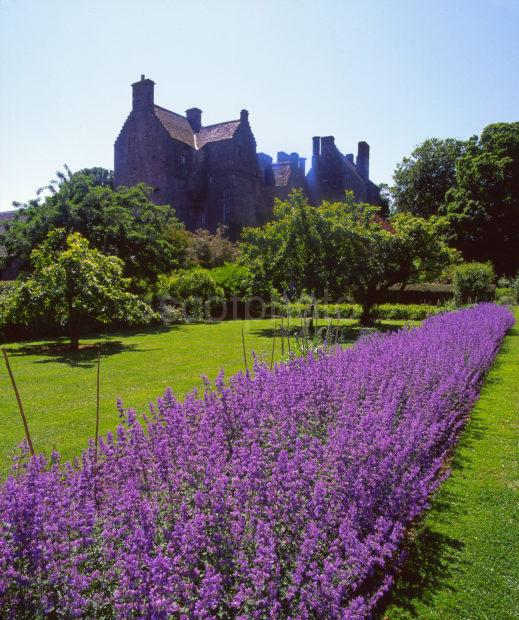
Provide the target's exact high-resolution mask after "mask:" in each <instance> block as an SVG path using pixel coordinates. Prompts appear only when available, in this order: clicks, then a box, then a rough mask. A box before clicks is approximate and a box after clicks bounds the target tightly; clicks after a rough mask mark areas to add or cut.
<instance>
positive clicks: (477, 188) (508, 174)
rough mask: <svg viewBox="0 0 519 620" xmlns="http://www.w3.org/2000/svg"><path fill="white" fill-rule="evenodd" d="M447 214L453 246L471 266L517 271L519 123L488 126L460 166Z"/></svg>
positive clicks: (503, 272) (446, 209)
mask: <svg viewBox="0 0 519 620" xmlns="http://www.w3.org/2000/svg"><path fill="white" fill-rule="evenodd" d="M443 211H444V212H445V213H446V214H447V215H448V216H449V217H450V219H451V222H452V226H453V229H454V232H455V240H454V244H455V245H456V247H458V248H459V249H460V250H461V251H462V253H463V255H464V257H465V258H466V259H467V260H471V261H483V262H486V261H491V262H492V263H493V264H494V267H495V269H496V271H497V272H498V273H499V274H507V275H511V274H514V273H516V272H517V270H518V269H519V122H515V123H496V124H493V125H488V127H485V129H484V130H483V132H482V134H481V136H480V137H479V139H474V140H472V141H471V144H470V146H469V148H468V149H467V152H466V153H465V154H464V155H463V156H462V157H461V158H459V159H458V161H457V165H456V185H455V187H453V188H452V189H451V190H450V191H449V192H448V194H447V198H446V203H445V206H444V207H443Z"/></svg>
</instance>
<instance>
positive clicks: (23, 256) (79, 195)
mask: <svg viewBox="0 0 519 620" xmlns="http://www.w3.org/2000/svg"><path fill="white" fill-rule="evenodd" d="M67 170H68V169H67ZM45 189H47V190H49V191H50V195H48V196H47V197H46V198H45V199H43V200H42V199H41V198H40V197H37V198H36V199H34V200H31V201H29V202H28V203H27V204H25V205H19V206H20V209H19V212H18V214H17V216H16V218H15V220H14V221H13V222H10V223H8V224H7V226H6V230H5V232H4V233H3V234H2V235H0V243H1V244H3V245H4V246H5V248H6V250H7V253H8V255H9V257H10V258H18V259H19V260H20V262H21V267H22V270H23V271H25V272H27V271H28V270H29V269H30V255H31V252H32V250H33V249H34V248H35V247H36V246H38V245H39V244H40V243H42V242H43V241H44V239H45V238H46V236H47V234H48V233H49V232H50V231H51V230H53V229H54V228H63V229H65V230H66V231H67V232H68V233H72V232H78V233H80V234H81V235H82V236H83V237H85V238H86V239H88V241H89V242H90V244H91V246H92V247H94V248H96V249H98V250H99V251H101V252H103V253H104V254H110V255H115V256H118V257H119V258H121V259H122V260H123V261H124V273H125V275H126V276H128V277H131V278H132V280H133V282H134V288H136V289H138V290H141V289H142V288H143V287H145V286H146V282H149V281H154V280H155V279H156V277H157V275H158V274H159V273H164V272H167V271H170V270H171V269H175V268H178V267H182V266H184V265H185V264H186V260H187V247H188V233H187V232H186V231H185V229H184V227H183V225H182V224H181V223H180V222H179V221H178V220H177V219H176V217H175V216H174V215H173V214H172V213H171V209H170V208H169V207H167V206H160V205H156V204H154V203H153V202H152V201H151V200H150V196H151V191H152V190H151V188H148V187H146V186H145V185H143V184H140V185H136V186H135V187H132V188H127V187H119V188H117V190H115V191H114V190H113V189H112V173H111V172H110V171H108V170H104V169H103V168H92V169H86V170H82V171H79V172H76V173H74V174H72V173H70V172H69V173H68V175H65V174H63V173H58V180H57V181H51V184H50V185H49V186H48V187H47V188H45Z"/></svg>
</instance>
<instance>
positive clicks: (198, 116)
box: [186, 108, 202, 133]
mask: <svg viewBox="0 0 519 620" xmlns="http://www.w3.org/2000/svg"><path fill="white" fill-rule="evenodd" d="M186 118H187V121H188V123H189V124H190V125H191V129H192V130H193V132H194V133H198V132H199V131H200V129H201V128H202V110H200V108H189V110H186Z"/></svg>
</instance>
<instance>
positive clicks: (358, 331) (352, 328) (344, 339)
mask: <svg viewBox="0 0 519 620" xmlns="http://www.w3.org/2000/svg"><path fill="white" fill-rule="evenodd" d="M343 320H349V319H343ZM402 327H403V325H402V323H389V322H386V323H378V324H376V325H375V326H374V327H371V328H366V327H363V326H362V325H358V324H353V325H351V324H346V325H345V324H344V323H339V334H338V335H337V322H336V320H334V321H330V322H326V321H325V319H319V320H318V322H317V323H314V333H316V332H317V333H320V334H328V335H329V338H330V339H331V341H332V342H335V339H336V338H337V337H338V342H340V343H341V344H352V343H354V342H356V341H357V340H358V339H359V337H360V336H362V335H364V334H368V333H371V332H374V331H377V332H382V333H386V332H396V331H398V330H400V329H402ZM280 328H281V324H280V323H278V325H277V326H276V330H275V331H276V338H279V337H280ZM284 329H285V337H286V334H287V332H289V333H290V337H291V338H292V337H295V336H296V335H297V336H298V337H299V335H300V334H301V332H302V331H303V328H302V326H301V324H300V323H298V324H296V325H293V324H290V328H287V325H286V323H285V325H284ZM252 332H253V333H254V335H257V336H262V337H263V338H273V337H274V327H265V328H258V329H253V330H252Z"/></svg>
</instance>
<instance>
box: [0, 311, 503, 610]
mask: <svg viewBox="0 0 519 620" xmlns="http://www.w3.org/2000/svg"><path fill="white" fill-rule="evenodd" d="M512 324H513V317H512V315H511V313H510V312H509V311H508V310H506V309H505V308H503V307H498V306H495V305H491V304H484V305H481V306H479V307H476V308H470V309H464V310H460V311H458V312H456V313H450V314H444V315H441V316H438V317H432V318H430V319H428V320H427V321H426V322H425V323H424V324H423V326H421V327H419V328H415V329H411V330H401V331H400V332H397V333H392V334H386V335H382V334H375V335H372V336H368V337H365V338H364V339H362V340H361V341H360V342H359V343H358V344H357V346H356V347H354V348H350V349H347V350H342V349H336V350H334V351H333V352H332V353H331V354H325V353H324V352H323V353H321V354H319V355H316V356H314V355H309V356H305V357H301V358H297V359H294V360H292V361H291V362H290V363H288V364H284V365H280V366H278V367H276V368H275V369H274V371H272V372H270V371H269V370H268V369H267V368H266V367H264V366H260V365H256V367H255V372H254V376H251V375H249V373H247V374H242V373H240V374H238V375H236V376H235V377H233V378H232V379H231V381H230V383H229V384H228V385H225V383H224V379H223V376H219V377H218V379H217V381H216V384H215V387H216V389H215V390H214V391H212V390H209V388H208V389H207V391H206V393H205V394H204V395H203V396H202V397H200V398H197V397H196V396H195V395H191V396H189V397H188V398H187V399H185V400H183V401H179V400H177V399H175V398H174V397H173V394H172V393H171V391H168V392H166V394H165V395H164V397H163V398H160V399H159V400H158V401H157V404H156V406H154V407H153V408H152V410H151V414H149V415H148V417H147V418H146V419H145V420H143V421H142V422H139V420H138V419H137V417H136V414H135V412H134V411H132V410H127V411H124V410H123V409H122V405H121V406H120V407H121V417H122V418H123V419H124V424H123V425H121V426H120V427H119V428H118V430H117V433H116V436H114V435H111V434H110V435H108V436H107V438H106V440H105V441H101V442H100V449H99V456H98V458H97V460H96V457H95V450H94V445H93V442H91V444H90V447H89V449H88V450H87V451H85V452H84V453H83V457H82V461H81V465H80V464H79V462H77V463H76V464H75V465H71V464H67V465H65V466H61V465H60V464H59V458H58V455H57V454H56V453H54V454H53V457H52V463H51V464H49V463H47V461H46V459H45V458H44V457H43V456H36V457H34V458H33V459H31V461H30V462H29V464H28V466H27V467H26V468H24V467H18V469H17V470H16V471H18V472H20V473H13V475H12V476H11V477H10V478H9V479H8V480H7V482H6V483H5V484H4V485H2V486H1V487H0V615H1V616H2V617H12V618H15V617H24V618H25V617H38V618H39V617H46V616H49V615H52V616H54V615H59V616H60V617H72V616H74V617H101V616H102V617H118V618H126V617H147V618H148V617H149V618H171V617H180V616H182V617H186V618H209V617H212V618H233V617H241V618H252V619H254V618H258V619H259V618H265V617H272V618H287V617H291V618H339V617H341V618H366V617H371V615H372V611H373V608H374V607H375V605H376V604H377V601H378V600H379V599H380V597H381V596H382V595H383V594H384V592H385V591H386V590H387V589H388V587H389V585H390V584H391V580H392V575H393V574H394V571H395V570H396V569H397V568H398V559H399V558H400V557H402V548H403V544H404V541H405V535H406V531H407V530H408V528H409V526H410V525H411V524H412V523H413V522H414V521H415V520H416V518H417V517H418V516H419V515H420V514H421V513H422V512H423V511H424V510H425V509H426V508H427V506H428V504H429V501H430V496H431V494H432V493H433V492H434V491H435V490H436V489H437V487H438V485H439V484H440V482H441V481H442V480H443V478H444V477H445V476H446V469H445V459H446V457H448V455H449V454H450V453H451V451H452V448H453V446H454V445H455V443H456V441H457V438H458V436H459V434H460V432H461V429H462V427H463V424H464V421H465V420H466V417H467V415H468V414H469V412H470V409H471V407H472V404H473V403H474V401H475V399H476V397H477V394H478V389H479V386H480V383H481V379H482V376H483V374H484V373H485V372H486V371H487V370H488V368H489V367H490V365H491V363H492V361H493V359H494V356H495V354H496V351H497V349H498V347H499V343H500V341H501V339H502V338H503V336H504V335H505V333H506V331H507V329H508V328H509V327H510V326H511V325H512Z"/></svg>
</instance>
